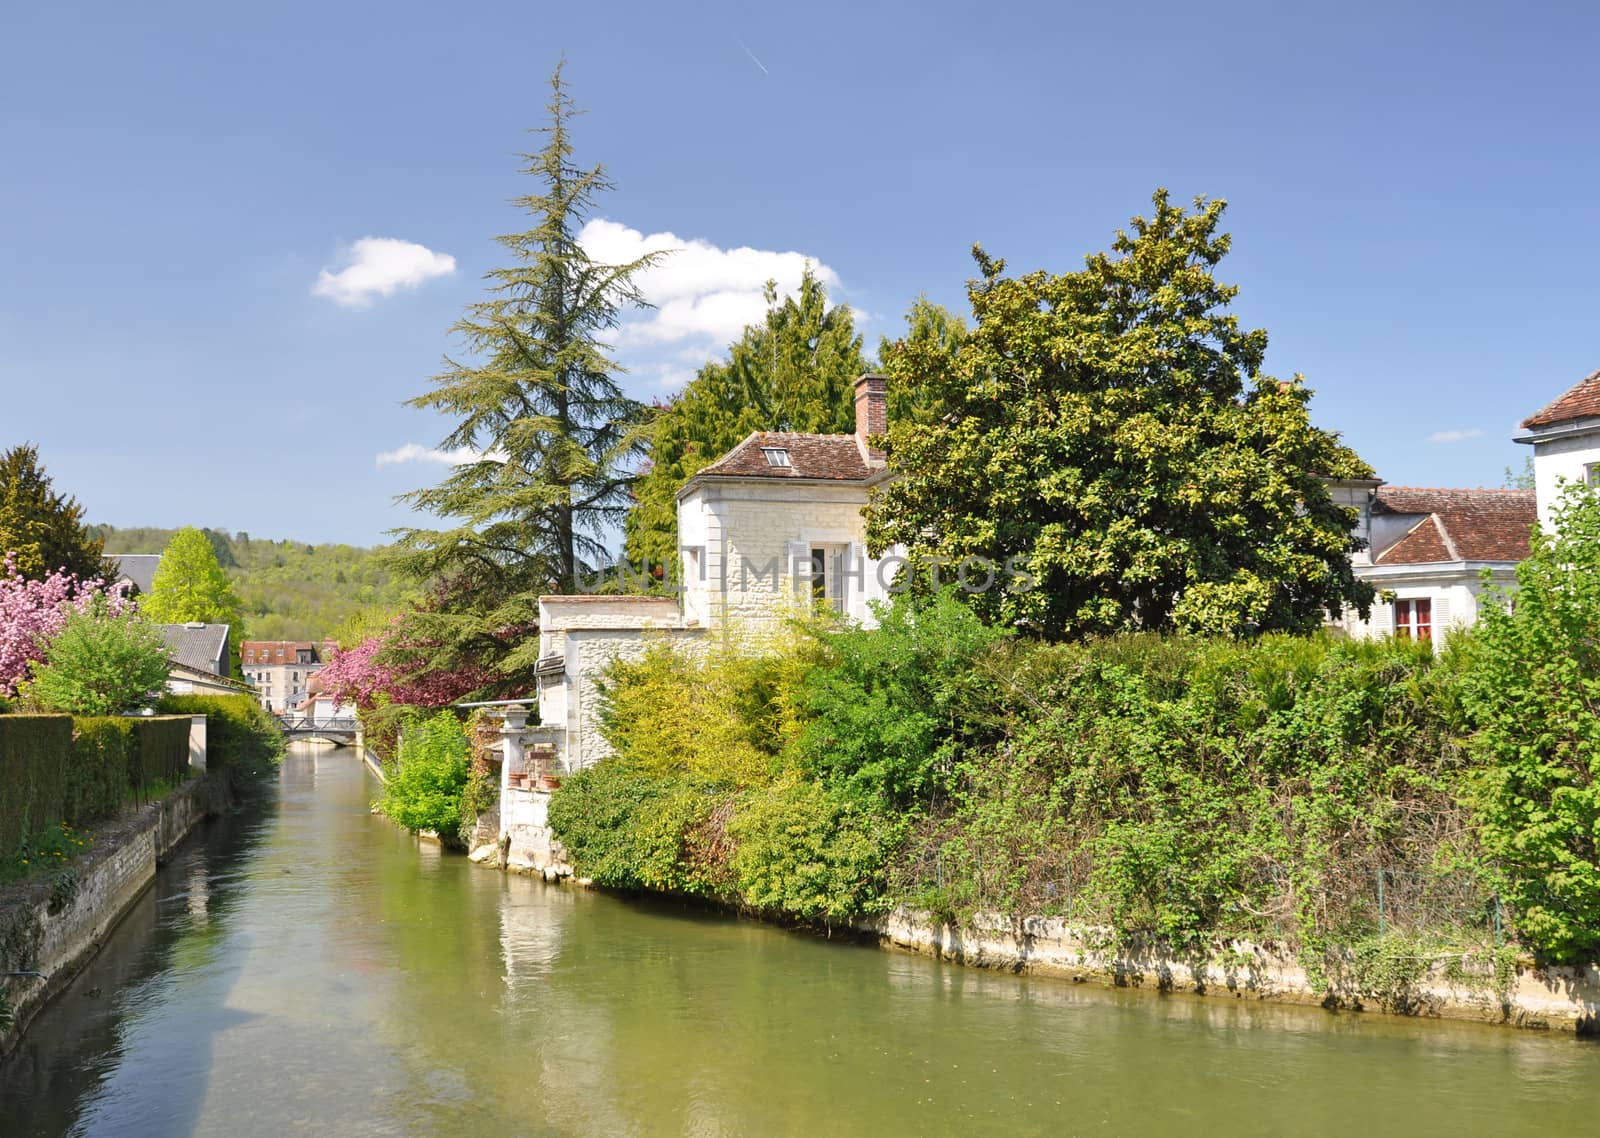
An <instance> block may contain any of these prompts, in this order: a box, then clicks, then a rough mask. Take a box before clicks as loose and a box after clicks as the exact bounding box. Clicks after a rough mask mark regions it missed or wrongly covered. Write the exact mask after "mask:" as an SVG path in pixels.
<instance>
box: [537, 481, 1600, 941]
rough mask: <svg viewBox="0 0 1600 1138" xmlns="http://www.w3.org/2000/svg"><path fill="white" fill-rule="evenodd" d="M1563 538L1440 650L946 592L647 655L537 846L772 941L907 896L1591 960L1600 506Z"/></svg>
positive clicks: (606, 881)
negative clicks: (994, 606)
mask: <svg viewBox="0 0 1600 1138" xmlns="http://www.w3.org/2000/svg"><path fill="white" fill-rule="evenodd" d="M1559 519H1560V520H1559V524H1560V530H1559V533H1558V535H1557V536H1556V537H1553V538H1549V539H1543V538H1541V539H1539V540H1538V541H1537V542H1536V545H1535V551H1534V555H1533V557H1532V558H1530V560H1529V561H1528V562H1526V563H1525V564H1524V566H1523V568H1522V569H1521V571H1520V572H1519V580H1520V582H1521V587H1522V592H1521V593H1519V595H1518V596H1519V600H1518V604H1517V605H1516V607H1515V609H1514V610H1511V609H1507V608H1505V607H1502V606H1499V605H1496V604H1493V603H1491V604H1490V605H1489V606H1487V608H1486V614H1485V617H1484V620H1483V624H1482V626H1481V627H1480V629H1479V630H1478V631H1477V632H1476V633H1475V634H1464V633H1463V634H1457V635H1456V636H1454V637H1453V638H1452V641H1451V644H1450V647H1449V648H1447V649H1446V650H1445V651H1444V652H1442V653H1438V654H1436V653H1435V652H1434V651H1433V649H1432V647H1431V646H1430V645H1428V644H1426V643H1423V644H1418V643H1413V642H1411V641H1408V640H1403V639H1394V640H1386V641H1367V642H1363V641H1350V640H1344V639H1337V638H1335V637H1333V636H1331V635H1327V634H1318V635H1314V636H1292V635H1287V634H1271V635H1265V636H1261V637H1257V638H1254V639H1248V640H1240V639H1231V638H1218V637H1196V636H1182V635H1158V634H1153V633H1138V634H1123V635H1119V636H1112V637H1104V638H1098V639H1090V640H1086V641H1082V642H1076V643H1057V644H1051V643H1046V642H1042V641H1039V640H1036V639H1030V638H1022V637H1019V636H1017V635H1015V634H1012V633H1007V632H1001V631H998V630H996V629H994V628H992V627H990V626H987V625H985V624H983V623H982V622H981V621H980V620H979V619H978V618H977V616H976V615H975V614H974V613H973V612H972V610H971V609H970V608H969V607H967V606H966V605H965V604H963V603H961V601H960V600H958V599H957V598H956V596H955V595H953V594H951V593H945V594H942V595H939V596H937V597H934V598H931V599H927V600H924V601H921V602H916V603H913V602H912V601H911V600H910V599H909V598H902V599H901V600H900V601H899V602H898V603H897V604H896V606H895V607H894V608H893V609H891V610H889V611H888V612H886V613H884V614H883V617H884V619H883V622H882V625H881V627H879V628H878V629H876V630H871V631H864V630H860V629H829V628H813V629H810V630H808V631H807V632H806V633H805V634H804V635H803V636H801V637H799V638H796V639H792V640H785V641H783V642H780V643H778V644H775V645H773V646H771V647H770V648H769V650H767V651H766V652H764V653H759V654H755V655H750V656H732V657H730V656H724V655H722V654H719V653H717V652H715V651H712V652H709V653H707V654H704V655H698V656H697V655H693V654H689V653H686V652H683V651H681V650H675V649H672V648H669V647H667V646H666V645H661V646H658V647H656V648H654V649H652V650H651V651H650V652H649V653H648V654H647V655H646V656H645V657H644V658H642V659H641V660H638V661H635V662H618V663H616V664H614V665H613V666H612V669H611V672H610V681H609V685H608V700H609V706H608V709H607V712H606V714H605V731H606V734H607V737H608V739H609V741H610V742H611V744H612V745H613V746H614V747H615V748H616V750H617V755H616V756H615V757H614V758H612V759H608V760H606V761H605V762H603V763H601V764H600V765H599V766H597V767H595V768H593V769H591V770H588V771H584V772H581V773H579V774H577V775H575V776H572V777H569V778H568V779H567V780H566V781H565V783H564V784H563V785H562V787H561V789H560V790H559V791H558V792H557V793H556V795H555V797H554V799H553V801H552V803H551V809H550V820H551V825H552V827H553V828H554V829H555V832H556V835H557V836H558V837H559V838H560V840H561V841H562V843H563V844H564V845H565V846H566V848H567V851H568V854H569V856H570V857H571V859H572V863H573V866H574V869H575V871H576V872H577V873H579V874H580V875H582V876H586V877H590V878H592V879H593V880H595V881H596V882H597V883H598V884H601V885H606V886H611V887H617V888H625V889H628V888H638V889H651V890H661V891H667V892H675V893H683V894H690V895H696V896H702V897H706V898H712V899H716V900H719V901H725V902H732V903H735V904H739V905H742V906H745V907H748V908H750V909H753V910H756V911H760V912H763V913H767V914H769V915H774V916H787V917H789V918H791V919H802V920H816V921H822V922H838V921H844V920H848V919H850V918H852V917H861V916H869V915H871V914H873V913H877V912H882V911H884V910H885V909H887V908H890V907H892V906H896V905H901V904H904V905H910V906H913V907H915V908H918V909H921V910H924V911H928V912H932V913H934V914H936V915H938V916H940V917H941V918H943V919H947V920H952V921H955V922H958V923H961V922H965V921H967V920H969V919H970V918H971V917H972V915H973V914H975V913H978V912H990V913H1001V914H1008V915H1012V916H1027V915H1059V916H1062V917H1066V918H1068V919H1070V920H1072V921H1074V922H1078V923H1081V924H1083V925H1086V926H1095V927H1101V928H1105V929H1108V930H1111V935H1112V936H1114V937H1117V938H1138V937H1157V938H1160V939H1162V940H1163V941H1165V942H1167V943H1170V944H1175V945H1178V946H1187V945H1193V944H1196V943H1198V942H1200V941H1204V940H1209V939H1211V938H1215V937H1244V938H1249V939H1252V940H1256V941H1267V942H1275V943H1279V944H1283V945H1287V946H1291V947H1294V948H1297V949H1298V950H1300V951H1301V953H1302V955H1304V956H1306V957H1307V958H1308V959H1317V958H1320V957H1321V955H1322V954H1323V953H1324V952H1325V951H1326V950H1328V949H1331V948H1335V947H1338V946H1351V945H1356V946H1363V947H1362V951H1363V952H1365V953H1366V955H1368V956H1370V955H1372V953H1373V952H1375V951H1377V950H1376V949H1374V948H1372V947H1371V946H1372V945H1374V944H1375V943H1377V938H1379V937H1380V934H1382V935H1387V936H1388V937H1390V938H1393V937H1395V936H1404V937H1410V938H1413V940H1415V941H1417V942H1419V943H1420V942H1422V941H1426V942H1427V943H1429V944H1431V945H1433V946H1434V948H1435V949H1439V950H1442V949H1444V948H1445V947H1447V946H1454V947H1455V948H1458V949H1483V948H1485V947H1488V946H1492V945H1493V944H1494V942H1495V940H1496V937H1497V934H1498V935H1500V936H1510V937H1516V938H1518V939H1519V940H1520V943H1522V944H1523V945H1524V946H1526V947H1527V948H1529V949H1532V950H1534V951H1535V952H1537V953H1538V954H1539V955H1540V956H1541V957H1542V958H1544V959H1547V960H1551V961H1568V960H1581V959H1585V958H1586V957H1587V955H1588V954H1590V953H1592V952H1593V951H1594V949H1595V947H1596V937H1597V935H1600V934H1597V933H1596V932H1595V930H1596V929H1597V928H1600V920H1597V908H1596V906H1597V898H1600V892H1597V889H1596V882H1597V881H1600V878H1597V874H1600V858H1597V857H1596V853H1595V845H1594V834H1595V822H1596V819H1597V817H1600V809H1597V806H1600V803H1597V799H1596V797H1595V792H1594V790H1593V787H1594V785H1595V783H1594V775H1595V773H1596V772H1597V769H1600V746H1597V742H1600V740H1597V737H1596V734H1595V731H1596V729H1595V727H1594V723H1593V716H1592V714H1591V713H1590V712H1589V710H1588V708H1589V704H1588V702H1587V701H1588V699H1589V698H1590V697H1591V694H1592V692H1591V687H1592V683H1593V681H1592V678H1591V677H1592V676H1593V675H1595V674H1596V671H1595V668H1596V665H1597V664H1600V661H1594V660H1591V659H1589V656H1590V655H1592V653H1593V652H1594V648H1593V644H1594V643H1595V642H1596V641H1595V634H1596V633H1597V632H1600V586H1596V585H1594V584H1593V582H1594V581H1596V580H1600V552H1597V551H1600V501H1597V500H1596V499H1595V498H1594V497H1593V495H1591V494H1589V493H1588V492H1581V491H1575V492H1574V493H1573V494H1572V495H1571V496H1570V497H1569V499H1568V501H1567V503H1566V505H1565V507H1564V508H1563V510H1562V512H1561V514H1560V515H1559ZM1533 724H1537V725H1538V727H1537V728H1536V729H1534V728H1532V726H1531V725H1533ZM1358 955H1359V954H1358ZM1360 959H1365V956H1361V957H1360Z"/></svg>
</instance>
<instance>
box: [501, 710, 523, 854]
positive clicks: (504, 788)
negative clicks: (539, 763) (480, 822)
mask: <svg viewBox="0 0 1600 1138" xmlns="http://www.w3.org/2000/svg"><path fill="white" fill-rule="evenodd" d="M527 727H528V709H527V708H526V707H523V706H522V705H521V704H520V703H518V704H512V705H511V706H510V707H507V708H505V709H504V710H503V711H502V712H501V713H500V741H501V747H500V841H501V843H502V844H503V843H504V842H505V839H506V820H507V817H508V816H509V814H510V813H511V812H510V811H509V810H507V809H506V795H507V792H508V791H509V790H510V789H511V775H512V773H513V772H514V771H515V772H521V771H523V770H525V769H526V766H525V762H526V760H525V759H524V758H523V732H524V731H525V730H527Z"/></svg>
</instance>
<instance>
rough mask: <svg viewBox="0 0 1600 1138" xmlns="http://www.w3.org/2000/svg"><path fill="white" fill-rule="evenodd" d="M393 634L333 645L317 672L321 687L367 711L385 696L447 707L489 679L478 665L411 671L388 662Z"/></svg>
mask: <svg viewBox="0 0 1600 1138" xmlns="http://www.w3.org/2000/svg"><path fill="white" fill-rule="evenodd" d="M393 635H394V633H392V632H390V633H386V634H384V635H378V636H369V637H367V638H366V639H365V640H363V641H362V642H361V643H360V644H357V645H356V646H355V647H354V648H351V649H348V650H346V649H340V648H336V649H334V652H333V656H332V658H331V659H330V660H329V661H328V666H327V667H325V668H323V669H322V670H321V671H319V672H318V673H317V676H318V678H319V679H320V680H321V683H322V690H323V691H325V692H328V693H329V694H330V695H332V696H333V697H334V698H335V699H337V700H339V701H340V702H341V703H343V702H346V701H348V702H350V703H354V704H355V705H356V706H357V707H359V708H360V709H361V710H363V711H368V710H370V709H372V708H373V707H375V706H376V705H377V704H378V702H379V701H380V699H381V697H384V696H387V697H388V700H389V702H391V703H397V704H405V705H408V706H411V707H446V706H448V705H450V704H452V703H455V702H456V701H457V700H459V699H462V698H463V697H465V696H467V695H470V694H471V693H472V692H475V691H477V690H478V689H480V688H482V687H483V686H485V685H486V684H487V683H488V682H489V678H490V677H489V673H488V672H487V671H484V670H481V669H476V668H474V669H469V670H467V671H460V672H436V671H425V672H421V673H417V674H409V675H408V674H407V673H406V672H404V671H403V670H402V669H400V668H397V667H395V666H394V665H392V664H389V663H386V662H385V652H386V650H387V649H389V648H390V647H392V646H391V644H390V639H391V637H392V636H393Z"/></svg>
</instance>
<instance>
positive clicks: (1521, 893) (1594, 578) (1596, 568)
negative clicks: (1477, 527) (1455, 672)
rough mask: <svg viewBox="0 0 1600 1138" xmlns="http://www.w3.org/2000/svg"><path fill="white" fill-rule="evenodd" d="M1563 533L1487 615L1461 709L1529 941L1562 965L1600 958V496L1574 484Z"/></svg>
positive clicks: (1536, 552)
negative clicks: (1472, 729)
mask: <svg viewBox="0 0 1600 1138" xmlns="http://www.w3.org/2000/svg"><path fill="white" fill-rule="evenodd" d="M1554 520H1555V532H1554V534H1553V535H1551V534H1544V533H1536V534H1535V536H1534V540H1533V551H1532V554H1531V555H1530V556H1529V558H1528V559H1527V560H1526V561H1524V562H1523V563H1522V564H1521V565H1519V566H1518V567H1517V592H1516V598H1515V602H1516V603H1515V605H1514V606H1509V605H1506V604H1504V603H1501V604H1494V603H1491V604H1488V605H1485V606H1484V610H1483V613H1482V615H1481V618H1480V622H1479V625H1478V627H1477V629H1476V630H1475V633H1474V636H1473V642H1472V644H1471V646H1470V649H1469V651H1468V652H1467V664H1466V667H1465V671H1464V675H1463V683H1462V703H1463V705H1464V707H1465V708H1466V711H1467V713H1468V715H1469V716H1470V717H1471V719H1472V721H1473V723H1474V724H1475V726H1476V728H1477V730H1476V733H1475V735H1474V736H1473V739H1472V753H1473V756H1474V758H1475V759H1476V763H1475V764H1474V769H1473V774H1472V779H1471V782H1470V788H1471V790H1470V795H1471V797H1470V800H1471V803H1472V806H1473V809H1474V812H1475V821H1476V824H1477V827H1478V829H1479V832H1480V833H1481V834H1482V836H1483V841H1484V844H1485V846H1486V847H1487V848H1488V850H1489V852H1490V854H1491V855H1492V856H1493V857H1494V858H1495V860H1496V861H1497V863H1498V865H1499V867H1500V870H1501V873H1502V875H1503V884H1504V889H1505V896H1506V898H1507V900H1509V901H1510V902H1511V904H1512V906H1513V907H1514V908H1515V910H1516V912H1517V923H1518V926H1519V929H1520V931H1521V934H1522V936H1523V937H1524V938H1525V939H1526V940H1527V941H1529V942H1530V943H1531V944H1532V945H1533V946H1534V947H1535V948H1537V949H1538V950H1539V951H1540V952H1541V953H1543V954H1545V955H1546V956H1548V957H1550V958H1552V959H1556V960H1580V959H1589V958H1591V957H1592V955H1593V953H1594V952H1595V951H1596V950H1597V949H1600V716H1597V715H1596V714H1595V708H1596V706H1597V699H1600V498H1597V497H1596V496H1595V494H1594V492H1593V491H1591V490H1589V489H1587V488H1585V487H1583V486H1580V485H1570V486H1569V487H1568V488H1567V490H1566V492H1565V494H1564V496H1563V497H1562V499H1561V501H1560V502H1559V503H1558V504H1557V506H1556V508H1555V511H1554Z"/></svg>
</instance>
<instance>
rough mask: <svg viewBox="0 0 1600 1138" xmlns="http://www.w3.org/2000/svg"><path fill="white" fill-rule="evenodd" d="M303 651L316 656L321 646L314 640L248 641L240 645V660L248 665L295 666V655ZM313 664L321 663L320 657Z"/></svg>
mask: <svg viewBox="0 0 1600 1138" xmlns="http://www.w3.org/2000/svg"><path fill="white" fill-rule="evenodd" d="M303 650H309V651H311V652H312V653H313V655H316V654H317V653H318V652H319V646H318V645H317V643H316V641H314V640H246V641H245V642H244V643H243V644H241V645H239V658H240V660H241V661H242V662H243V663H246V664H294V663H298V661H297V660H296V659H295V653H296V652H298V651H303ZM274 653H276V655H274ZM312 662H313V663H320V662H321V660H320V656H318V657H317V658H316V659H314V660H313V661H312Z"/></svg>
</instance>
